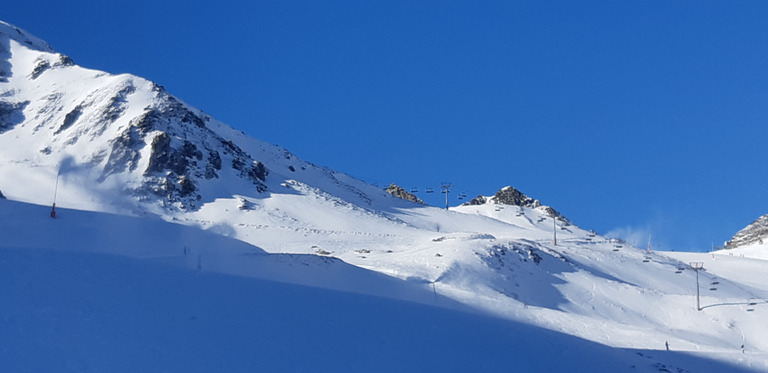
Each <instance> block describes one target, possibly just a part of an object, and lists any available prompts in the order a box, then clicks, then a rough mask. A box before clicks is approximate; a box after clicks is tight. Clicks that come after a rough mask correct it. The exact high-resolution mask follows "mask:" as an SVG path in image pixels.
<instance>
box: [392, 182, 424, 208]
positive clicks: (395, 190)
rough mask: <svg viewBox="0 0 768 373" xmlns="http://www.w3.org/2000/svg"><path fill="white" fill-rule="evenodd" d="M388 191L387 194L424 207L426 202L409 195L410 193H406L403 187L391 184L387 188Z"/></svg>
mask: <svg viewBox="0 0 768 373" xmlns="http://www.w3.org/2000/svg"><path fill="white" fill-rule="evenodd" d="M386 191H387V193H389V194H391V195H393V196H395V197H397V198H400V199H404V200H406V201H411V202H416V203H420V204H422V205H423V204H424V201H422V200H421V199H419V197H416V195H414V194H413V193H409V192H408V191H406V190H405V189H403V188H402V187H400V186H398V185H395V184H390V185H389V186H388V187H387V189H386Z"/></svg>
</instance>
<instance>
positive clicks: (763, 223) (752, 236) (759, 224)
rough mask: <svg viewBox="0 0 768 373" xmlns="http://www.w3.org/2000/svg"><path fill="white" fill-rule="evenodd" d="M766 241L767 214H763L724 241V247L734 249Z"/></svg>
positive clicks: (767, 236)
mask: <svg viewBox="0 0 768 373" xmlns="http://www.w3.org/2000/svg"><path fill="white" fill-rule="evenodd" d="M764 242H768V215H763V216H761V217H759V218H757V220H755V221H753V222H752V224H750V225H748V226H746V228H744V229H742V230H740V231H739V232H738V233H736V234H735V235H734V236H733V238H731V239H730V240H728V241H727V242H726V243H725V249H726V250H729V249H735V248H737V247H742V246H750V245H759V244H763V243H764Z"/></svg>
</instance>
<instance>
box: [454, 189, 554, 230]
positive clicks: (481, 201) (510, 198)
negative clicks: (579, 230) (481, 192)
mask: <svg viewBox="0 0 768 373" xmlns="http://www.w3.org/2000/svg"><path fill="white" fill-rule="evenodd" d="M485 204H495V205H508V206H520V207H527V208H531V209H541V210H544V211H545V212H546V213H547V214H548V215H549V216H552V217H556V218H557V219H558V220H561V221H568V218H566V217H565V216H563V214H561V213H559V212H558V211H557V210H555V209H553V208H552V207H549V206H544V205H542V204H541V202H539V200H538V199H533V198H531V197H528V196H527V195H525V194H524V193H523V192H521V191H519V190H517V189H515V188H513V187H512V186H509V185H508V186H505V187H503V188H501V189H499V190H498V191H497V192H496V194H494V195H493V196H491V197H486V196H477V197H475V198H472V200H470V201H469V202H465V203H464V204H463V205H464V206H473V205H485Z"/></svg>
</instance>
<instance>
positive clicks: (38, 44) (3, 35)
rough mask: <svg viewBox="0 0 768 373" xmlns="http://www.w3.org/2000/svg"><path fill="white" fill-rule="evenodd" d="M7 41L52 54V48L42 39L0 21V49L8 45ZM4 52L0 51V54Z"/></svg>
mask: <svg viewBox="0 0 768 373" xmlns="http://www.w3.org/2000/svg"><path fill="white" fill-rule="evenodd" d="M8 39H10V40H15V41H16V42H18V43H19V44H24V45H26V46H27V47H28V48H31V49H35V50H38V51H41V52H51V53H53V52H54V50H53V48H51V46H50V45H48V43H46V42H45V41H43V40H42V39H40V38H38V37H36V36H34V35H32V34H30V33H29V32H27V31H25V30H22V29H21V28H18V27H16V26H14V25H12V24H10V23H7V22H3V21H0V48H5V45H6V44H8V43H7V40H8ZM4 52H6V51H3V50H2V49H0V54H2V53H4Z"/></svg>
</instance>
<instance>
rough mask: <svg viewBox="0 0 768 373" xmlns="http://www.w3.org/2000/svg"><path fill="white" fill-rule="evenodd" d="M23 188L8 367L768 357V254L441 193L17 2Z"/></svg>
mask: <svg viewBox="0 0 768 373" xmlns="http://www.w3.org/2000/svg"><path fill="white" fill-rule="evenodd" d="M75 59H76V56H75ZM0 190H1V191H2V194H0V219H2V220H0V227H1V228H0V235H1V236H2V237H3V239H2V240H1V241H0V296H1V297H2V299H3V305H4V306H3V307H0V345H2V346H3V348H0V371H50V370H56V371H77V372H91V371H93V372H98V371H158V370H169V371H254V370H257V371H258V370H266V371H438V370H445V371H508V370H510V369H512V370H516V371H531V372H533V371H563V372H565V371H567V372H593V371H612V372H660V371H661V372H699V371H722V372H725V371H734V372H738V371H744V372H746V371H766V370H768V338H766V337H765V336H766V335H768V324H766V323H765V322H763V319H764V317H763V315H762V314H763V313H765V312H768V304H766V299H768V286H766V285H765V284H764V283H761V282H760V281H757V280H755V277H759V276H761V275H762V274H763V273H765V271H766V270H768V262H764V261H762V260H756V259H751V258H749V257H742V256H740V255H729V253H727V252H718V253H716V254H699V253H666V252H653V251H647V250H642V249H638V248H635V247H631V246H630V245H628V244H627V243H625V242H622V241H620V240H615V239H609V238H606V237H602V236H601V235H599V234H597V233H596V232H594V231H591V230H588V229H583V228H581V227H579V226H577V225H576V224H574V222H571V221H570V220H568V219H567V218H565V217H564V216H562V215H561V214H560V213H558V212H557V211H556V210H555V209H554V208H552V207H548V206H544V205H542V204H541V203H540V202H539V201H538V200H536V199H534V198H531V197H528V196H526V195H525V194H523V193H522V192H520V191H518V190H517V189H515V188H512V187H505V188H503V189H501V190H499V191H498V192H497V193H496V194H495V195H493V196H479V197H477V198H475V199H473V200H472V201H471V202H469V203H466V204H464V205H461V206H453V207H450V208H448V209H443V208H437V207H431V206H427V205H425V204H423V203H421V200H420V199H419V198H418V196H416V195H414V194H413V193H409V192H407V191H405V190H403V189H402V188H399V187H397V186H396V185H393V186H391V187H390V188H389V190H383V189H381V188H379V187H376V186H373V185H370V184H367V183H365V182H363V181H361V180H358V179H355V178H353V177H351V176H349V175H347V174H344V173H342V172H338V171H335V170H332V169H329V168H326V167H322V166H318V165H315V164H313V163H311V162H308V161H305V160H302V159H300V158H299V157H297V156H296V155H294V154H293V153H291V152H289V151H287V150H286V149H283V148H280V147H278V146H275V145H272V144H268V143H266V142H263V141H260V140H257V139H254V138H252V137H250V136H249V135H247V134H245V133H243V132H241V131H238V130H236V129H234V128H232V127H230V126H228V125H226V124H224V123H221V122H219V121H217V120H216V119H214V118H211V117H210V116H209V115H207V114H205V113H204V112H203V111H201V110H199V109H197V108H194V107H191V106H189V105H187V104H186V103H185V102H184V101H182V100H181V99H179V98H176V97H174V96H173V95H172V94H171V93H170V92H168V91H166V90H165V89H164V88H163V87H161V86H159V85H157V84H155V83H153V82H151V81H148V80H146V79H143V78H140V77H137V76H133V75H128V74H123V75H112V74H109V73H106V72H101V71H96V70H90V69H85V68H82V67H80V66H78V65H77V64H75V63H74V60H73V59H72V58H70V57H68V56H65V55H63V54H60V53H57V52H55V51H54V50H53V49H52V48H51V47H50V46H48V44H47V43H45V42H44V41H42V40H40V39H38V38H36V37H34V36H32V35H31V34H29V33H28V32H26V31H24V30H22V29H20V28H18V27H15V26H13V25H9V24H7V23H2V22H0ZM490 190H493V189H490ZM3 196H4V197H5V199H3V198H2V197H3ZM398 197H400V198H398ZM54 203H55V206H56V210H55V214H53V211H51V210H52V207H53V204H54ZM51 216H54V218H51ZM692 263H699V264H692ZM702 266H703V269H699V268H700V267H702ZM694 268H697V270H694ZM697 281H698V283H700V286H699V289H698V299H697V288H696V284H697ZM214 362H215V364H214Z"/></svg>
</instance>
